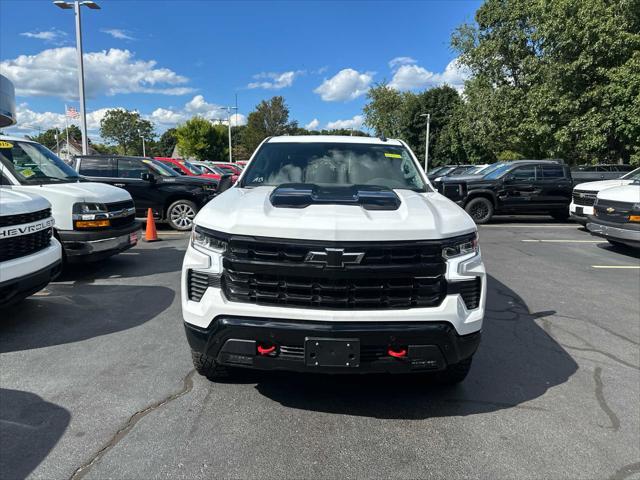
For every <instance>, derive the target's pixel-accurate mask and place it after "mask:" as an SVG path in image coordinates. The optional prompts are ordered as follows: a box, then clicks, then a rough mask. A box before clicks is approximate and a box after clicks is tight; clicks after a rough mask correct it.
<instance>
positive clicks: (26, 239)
mask: <svg viewBox="0 0 640 480" xmlns="http://www.w3.org/2000/svg"><path fill="white" fill-rule="evenodd" d="M45 218H46V217H45ZM52 233H53V229H52V228H47V229H45V230H40V231H39V232H35V233H30V234H28V235H20V236H18V237H10V238H5V239H2V240H0V262H4V261H6V260H12V259H14V258H19V257H24V256H27V255H31V254H32V253H35V252H37V251H39V250H42V249H44V248H47V247H48V246H49V244H50V243H51V235H52Z"/></svg>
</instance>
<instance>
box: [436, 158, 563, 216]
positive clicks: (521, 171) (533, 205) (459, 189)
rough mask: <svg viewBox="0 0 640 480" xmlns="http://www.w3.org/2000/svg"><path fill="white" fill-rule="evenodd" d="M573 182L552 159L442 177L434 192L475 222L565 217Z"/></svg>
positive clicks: (496, 165)
mask: <svg viewBox="0 0 640 480" xmlns="http://www.w3.org/2000/svg"><path fill="white" fill-rule="evenodd" d="M572 187H573V182H572V179H571V171H570V170H569V167H568V166H566V165H564V164H562V163H559V162H557V161H554V160H517V161H513V162H503V163H497V164H494V165H493V167H491V168H490V169H488V173H486V174H484V175H470V176H459V177H446V178H443V179H442V181H441V182H440V183H439V185H438V191H439V192H440V193H442V194H443V195H445V196H446V197H448V198H450V199H451V200H453V201H454V202H456V203H457V204H458V205H460V206H461V207H462V208H464V209H465V210H466V211H467V213H468V214H469V215H471V217H472V218H473V220H474V221H475V222H476V223H479V224H483V223H487V222H489V221H490V220H491V218H492V217H493V215H495V214H510V215H536V214H545V215H551V216H552V217H553V218H555V219H557V220H566V219H567V218H569V204H570V203H571V191H572Z"/></svg>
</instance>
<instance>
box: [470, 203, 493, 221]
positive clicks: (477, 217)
mask: <svg viewBox="0 0 640 480" xmlns="http://www.w3.org/2000/svg"><path fill="white" fill-rule="evenodd" d="M464 209H465V210H466V212H467V213H468V214H469V215H470V216H471V218H473V221H474V222H476V223H477V224H478V225H483V224H485V223H488V222H489V221H490V220H491V217H493V203H492V202H491V200H489V199H488V198H485V197H476V198H472V199H471V200H469V203H467V204H466V205H465V206H464Z"/></svg>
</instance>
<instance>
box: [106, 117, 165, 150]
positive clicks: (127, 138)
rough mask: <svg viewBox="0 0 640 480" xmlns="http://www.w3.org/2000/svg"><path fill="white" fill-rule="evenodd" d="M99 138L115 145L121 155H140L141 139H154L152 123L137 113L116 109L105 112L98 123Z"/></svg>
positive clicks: (148, 140)
mask: <svg viewBox="0 0 640 480" xmlns="http://www.w3.org/2000/svg"><path fill="white" fill-rule="evenodd" d="M100 136H101V137H102V138H104V139H105V140H107V141H109V142H112V143H115V144H116V145H117V147H118V153H120V154H122V155H142V139H141V137H144V139H145V141H147V142H150V141H152V140H153V139H154V133H153V123H151V122H150V121H149V120H145V119H143V118H142V117H141V116H140V114H139V113H138V112H135V111H129V110H125V109H123V108H116V109H113V110H107V112H106V113H105V115H104V117H103V118H102V120H101V121H100Z"/></svg>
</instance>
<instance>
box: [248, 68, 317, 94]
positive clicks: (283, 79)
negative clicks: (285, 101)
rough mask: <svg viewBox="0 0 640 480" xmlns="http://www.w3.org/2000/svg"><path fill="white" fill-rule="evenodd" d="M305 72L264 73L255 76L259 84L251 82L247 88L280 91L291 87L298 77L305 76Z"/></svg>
mask: <svg viewBox="0 0 640 480" xmlns="http://www.w3.org/2000/svg"><path fill="white" fill-rule="evenodd" d="M304 73H305V72H304V71H303V70H296V71H293V70H292V71H289V72H282V73H277V72H262V73H258V74H256V75H254V76H253V78H254V79H256V80H261V81H258V82H251V83H250V84H249V85H247V88H265V89H268V90H280V89H281V88H285V87H290V86H291V85H293V81H294V80H295V78H296V77H298V76H300V75H302V74H304Z"/></svg>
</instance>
